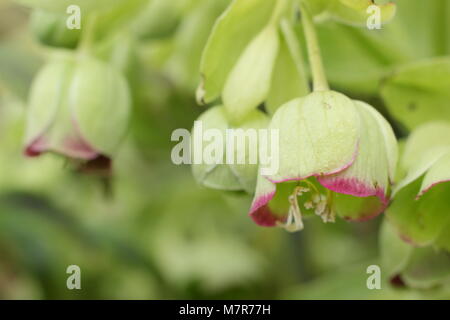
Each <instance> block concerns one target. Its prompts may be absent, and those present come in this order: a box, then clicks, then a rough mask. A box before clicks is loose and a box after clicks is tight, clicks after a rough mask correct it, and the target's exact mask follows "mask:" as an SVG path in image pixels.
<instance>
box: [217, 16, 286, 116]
mask: <svg viewBox="0 0 450 320" xmlns="http://www.w3.org/2000/svg"><path fill="white" fill-rule="evenodd" d="M278 47H279V37H278V31H277V27H276V26H275V25H269V26H267V27H265V28H264V29H263V30H262V31H261V32H260V33H259V34H258V35H257V36H256V37H255V38H254V39H253V40H252V41H251V42H250V44H249V45H248V46H247V48H246V49H245V50H244V52H243V53H242V55H241V57H240V58H239V60H238V62H237V63H236V65H235V66H234V68H233V70H232V71H231V72H230V75H229V76H228V79H227V82H226V83H225V87H224V90H223V93H222V98H223V103H224V105H225V108H226V110H227V112H228V114H229V117H230V118H231V119H232V120H233V121H234V122H238V121H239V120H240V119H242V118H244V117H245V116H246V115H247V114H248V113H249V112H250V111H251V110H253V109H255V108H256V107H257V106H258V105H259V104H261V103H262V102H264V100H265V99H266V98H267V95H268V94H269V90H270V84H271V79H272V69H273V67H274V65H275V60H276V58H277V54H278Z"/></svg>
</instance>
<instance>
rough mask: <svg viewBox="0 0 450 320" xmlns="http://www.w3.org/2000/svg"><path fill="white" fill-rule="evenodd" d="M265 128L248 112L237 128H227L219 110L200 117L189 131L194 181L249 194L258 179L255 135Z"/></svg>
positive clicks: (259, 117)
mask: <svg viewBox="0 0 450 320" xmlns="http://www.w3.org/2000/svg"><path fill="white" fill-rule="evenodd" d="M268 124H269V118H268V117H267V116H266V115H265V114H264V113H263V112H261V111H259V110H253V111H251V112H250V114H249V115H248V116H247V117H246V118H245V120H244V121H243V122H242V123H241V124H240V125H239V126H238V127H236V126H233V125H231V124H230V121H229V120H228V118H227V113H226V110H225V108H224V107H223V106H216V107H213V108H211V109H209V110H208V111H206V112H205V113H203V114H202V115H201V116H200V117H199V118H198V120H197V121H196V122H195V124H194V128H193V130H192V144H191V158H192V163H193V164H192V172H193V175H194V177H195V179H196V180H197V181H198V182H199V183H200V184H201V185H204V186H206V187H209V188H214V189H219V190H227V191H246V192H248V193H252V192H253V191H254V190H255V186H256V178H257V175H258V164H259V143H260V141H258V139H259V138H258V133H259V130H261V129H266V128H267V126H268Z"/></svg>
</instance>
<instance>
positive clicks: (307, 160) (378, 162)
mask: <svg viewBox="0 0 450 320" xmlns="http://www.w3.org/2000/svg"><path fill="white" fill-rule="evenodd" d="M269 129H278V130H279V137H280V144H279V171H278V173H276V174H273V175H266V176H262V175H259V177H258V183H257V187H256V194H255V198H254V200H253V204H252V206H251V209H250V216H251V217H252V218H253V220H254V221H255V222H256V223H258V224H260V225H262V226H268V227H270V226H283V227H285V228H286V229H287V230H288V231H297V230H301V229H302V228H303V222H302V215H314V214H316V215H318V216H320V217H321V218H322V220H323V221H324V222H332V221H334V219H335V215H336V214H338V215H339V216H341V217H343V218H345V219H348V220H365V219H369V218H372V217H374V216H376V215H378V214H379V213H381V212H383V211H384V209H385V208H386V207H387V205H388V202H389V193H390V182H391V181H392V180H393V177H394V170H395V165H396V161H397V143H396V139H395V136H394V133H393V131H392V129H391V127H390V125H389V124H388V123H387V121H386V120H385V119H384V118H383V117H382V116H381V115H380V114H379V113H378V112H377V111H376V110H375V109H374V108H372V107H371V106H369V105H367V104H366V103H363V102H359V101H352V100H350V99H349V98H347V97H346V96H344V95H342V94H340V93H337V92H334V91H317V92H313V93H311V94H309V95H307V96H306V97H304V98H299V99H295V100H292V101H290V102H288V103H286V104H285V105H283V106H282V107H280V109H278V110H277V112H276V113H275V115H274V116H273V119H272V121H271V123H270V125H269Z"/></svg>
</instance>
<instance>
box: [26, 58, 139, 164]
mask: <svg viewBox="0 0 450 320" xmlns="http://www.w3.org/2000/svg"><path fill="white" fill-rule="evenodd" d="M130 104H131V99H130V93H129V88H128V84H127V82H126V81H125V80H124V78H123V76H122V75H121V74H120V73H118V72H117V71H116V70H115V69H114V68H112V67H110V66H109V65H107V64H105V63H104V62H102V61H99V60H96V59H94V58H92V57H88V56H77V57H75V56H73V55H60V56H57V57H55V58H54V59H53V60H52V61H51V62H50V63H48V64H47V65H46V66H44V67H43V68H42V70H41V71H40V72H39V74H38V75H37V76H36V78H35V80H34V82H33V85H32V88H31V94H30V99H29V106H28V113H27V124H26V140H25V142H26V150H25V153H26V155H28V156H37V155H40V154H41V153H43V152H49V151H50V152H55V153H59V154H62V155H65V156H67V157H70V158H75V159H83V160H92V159H95V158H97V157H99V156H106V157H110V156H111V155H112V154H113V153H114V151H115V150H116V149H117V147H118V145H119V143H120V141H121V139H122V138H123V137H124V135H125V133H126V129H127V126H128V120H129V113H130Z"/></svg>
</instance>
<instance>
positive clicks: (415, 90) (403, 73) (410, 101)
mask: <svg viewBox="0 0 450 320" xmlns="http://www.w3.org/2000/svg"><path fill="white" fill-rule="evenodd" d="M381 95H382V97H383V99H384V100H385V102H386V103H387V105H388V107H389V110H390V111H391V113H392V114H393V115H394V117H396V118H397V119H398V120H400V121H401V122H402V123H404V124H405V125H406V126H407V127H408V128H411V129H412V128H414V127H416V126H418V125H420V124H422V123H425V122H428V121H432V120H438V119H442V118H450V108H448V101H449V100H450V58H447V57H446V58H434V59H430V60H427V61H422V62H419V63H414V64H411V65H408V66H406V67H403V68H400V69H399V70H397V71H396V72H394V73H393V74H392V75H391V76H389V77H388V78H387V79H386V81H385V82H384V83H383V86H382V89H381Z"/></svg>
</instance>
